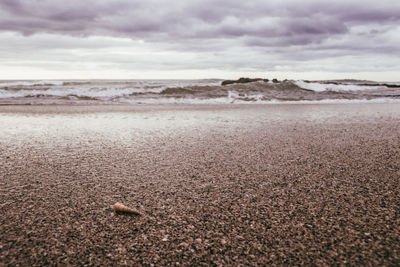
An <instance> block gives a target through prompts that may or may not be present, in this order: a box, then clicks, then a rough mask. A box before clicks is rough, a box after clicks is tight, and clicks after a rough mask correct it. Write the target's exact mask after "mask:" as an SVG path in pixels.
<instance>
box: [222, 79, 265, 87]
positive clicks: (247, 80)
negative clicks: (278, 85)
mask: <svg viewBox="0 0 400 267" xmlns="http://www.w3.org/2000/svg"><path fill="white" fill-rule="evenodd" d="M258 81H264V82H268V79H261V78H254V79H252V78H239V79H238V80H226V81H223V82H222V83H221V85H228V84H234V83H252V82H258Z"/></svg>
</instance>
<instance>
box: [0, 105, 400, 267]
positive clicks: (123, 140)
mask: <svg viewBox="0 0 400 267" xmlns="http://www.w3.org/2000/svg"><path fill="white" fill-rule="evenodd" d="M399 192H400V104H398V103H397V104H396V103H393V104H389V103H386V104H373V103H368V104H298V105H296V104H282V105H280V104H279V105H274V104H270V105H131V106H125V105H117V106H114V105H91V106H85V105H37V106H35V105H8V106H7V105H3V106H0V203H1V204H0V221H1V224H0V265H3V266H7V265H10V266H11V265H12V266H15V265H23V266H43V265H56V264H60V265H68V264H70V265H104V266H111V265H131V266H132V265H147V266H149V265H152V264H154V265H155V266H165V265H224V266H232V265H233V266H237V265H270V264H277V265H336V264H341V265H342V264H343V265H344V264H346V265H353V266H363V265H373V266H382V265H385V266H396V265H399V263H400V240H399V238H400V226H399V225H400V216H399V212H400V197H399ZM116 202H120V203H124V204H125V205H128V206H130V207H133V208H135V209H138V210H140V211H141V212H142V213H143V216H127V215H120V214H116V213H115V212H114V210H113V208H112V205H114V203H116Z"/></svg>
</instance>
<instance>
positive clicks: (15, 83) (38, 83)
mask: <svg viewBox="0 0 400 267" xmlns="http://www.w3.org/2000/svg"><path fill="white" fill-rule="evenodd" d="M63 84H64V82H63V81H48V80H43V81H0V88H4V87H15V86H24V87H25V86H45V85H47V86H52V85H63Z"/></svg>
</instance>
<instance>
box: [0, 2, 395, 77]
mask: <svg viewBox="0 0 400 267" xmlns="http://www.w3.org/2000/svg"><path fill="white" fill-rule="evenodd" d="M399 25H400V2H399V1H397V0H381V1H379V2H376V1H371V0H366V1H362V2H361V1H358V0H347V1H342V0H338V1H334V2H327V1H307V0H304V1H296V0H287V1H284V0H281V1H277V0H272V1H265V0H263V1H261V0H249V1H232V0H231V1H228V0H218V1H215V0H214V1H211V0H202V1H200V0H190V1H172V0H169V1H167V0H147V1H138V0H129V1H128V0H109V1H106V0H96V1H94V0H87V1H81V0H79V1H77V0H70V1H59V0H2V1H0V41H1V42H0V60H1V61H2V62H3V63H2V64H1V65H0V70H2V71H3V73H8V74H10V73H14V71H17V70H18V68H19V67H21V70H22V69H26V70H28V69H31V70H35V73H41V72H42V73H50V72H52V71H54V69H55V66H57V64H60V65H63V64H64V66H60V67H59V68H60V69H63V68H66V69H70V70H71V71H73V69H74V68H75V69H77V68H80V69H82V70H84V71H89V72H90V71H91V72H92V73H96V71H97V72H98V73H101V70H102V69H109V70H110V69H111V70H112V71H113V72H115V73H118V72H120V73H121V75H135V74H136V73H140V72H142V73H143V72H148V73H151V72H152V71H153V72H154V73H156V72H157V71H165V72H168V71H170V72H171V71H175V72H179V71H187V70H193V71H194V72H195V71H198V72H202V73H203V74H202V76H205V75H206V74H207V75H206V76H208V77H215V75H213V71H215V70H220V71H226V72H227V73H228V72H230V73H239V72H243V71H249V72H251V71H254V72H260V73H262V72H281V73H290V72H305V73H308V72H310V73H313V72H327V73H356V72H357V73H358V72H365V73H377V74H379V73H380V74H382V73H383V74H384V73H388V75H386V76H385V75H383V76H384V77H389V78H390V77H391V74H390V75H389V73H395V72H397V71H399V70H400V63H399V62H400V60H399V59H400V26H399ZM22 66H23V68H22ZM139 76H140V75H139ZM383 76H382V77H383ZM0 78H3V79H4V78H7V77H0ZM174 78H175V77H174ZM372 78H373V77H372ZM393 79H395V78H394V77H393ZM398 79H399V78H398Z"/></svg>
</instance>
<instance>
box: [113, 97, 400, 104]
mask: <svg viewBox="0 0 400 267" xmlns="http://www.w3.org/2000/svg"><path fill="white" fill-rule="evenodd" d="M121 103H130V104H195V105H197V104H256V105H260V104H261V105H273V104H280V105H282V104H290V105H293V104H298V105H302V104H303V105H304V104H307V105H308V104H362V103H400V99H393V98H376V99H323V100H299V101H295V100H293V101H286V100H285V101H283V100H275V99H273V100H257V101H247V100H242V99H234V100H232V98H229V97H219V98H209V99H201V98H173V97H170V98H143V99H123V100H121Z"/></svg>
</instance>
